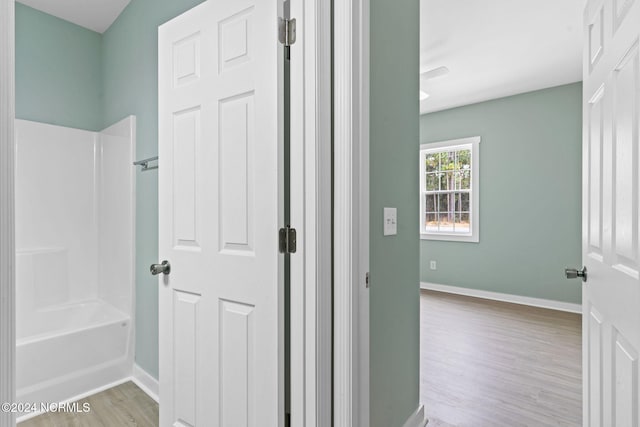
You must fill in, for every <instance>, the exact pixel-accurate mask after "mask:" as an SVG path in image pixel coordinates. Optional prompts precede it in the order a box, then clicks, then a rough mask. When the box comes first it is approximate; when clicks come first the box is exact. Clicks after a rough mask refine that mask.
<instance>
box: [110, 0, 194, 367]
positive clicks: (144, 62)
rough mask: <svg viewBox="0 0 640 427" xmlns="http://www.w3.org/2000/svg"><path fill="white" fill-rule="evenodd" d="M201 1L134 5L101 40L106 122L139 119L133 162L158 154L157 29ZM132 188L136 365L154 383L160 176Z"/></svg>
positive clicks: (142, 176) (151, 0) (143, 175)
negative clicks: (153, 265)
mask: <svg viewBox="0 0 640 427" xmlns="http://www.w3.org/2000/svg"><path fill="white" fill-rule="evenodd" d="M199 3H201V0H180V1H175V0H132V1H131V3H129V5H128V6H127V8H126V9H125V10H124V12H123V13H122V14H121V15H120V16H119V17H118V19H117V20H116V21H115V22H114V23H113V25H112V26H111V27H110V28H109V29H108V30H107V31H106V32H105V33H104V35H103V40H102V63H103V73H104V79H103V83H102V84H103V86H102V90H103V92H104V121H103V124H104V125H105V126H106V125H108V124H110V123H114V122H116V121H118V120H120V119H122V118H124V117H125V116H127V115H129V114H134V115H135V116H136V118H137V122H136V125H137V130H138V132H137V138H138V139H137V145H136V151H137V153H136V154H137V158H139V159H141V158H146V157H151V156H155V155H157V153H158V26H159V25H160V24H163V23H164V22H167V21H169V20H171V19H172V18H174V17H176V16H178V15H180V14H181V13H183V12H185V11H187V10H188V9H191V8H192V7H193V6H195V5H197V4H199ZM136 180H137V186H136V308H135V309H136V363H137V364H138V365H139V366H140V367H141V368H142V369H144V370H145V371H147V372H148V373H149V374H151V375H153V376H154V377H156V378H158V370H159V368H158V281H157V279H155V278H154V277H152V276H151V275H150V274H149V265H150V264H151V263H154V262H157V261H158V171H157V170H151V171H145V172H140V169H139V168H138V169H137V175H136Z"/></svg>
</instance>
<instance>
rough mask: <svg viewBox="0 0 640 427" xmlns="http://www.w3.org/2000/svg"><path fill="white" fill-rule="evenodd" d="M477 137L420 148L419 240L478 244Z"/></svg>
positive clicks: (434, 143) (424, 145) (478, 140)
mask: <svg viewBox="0 0 640 427" xmlns="http://www.w3.org/2000/svg"><path fill="white" fill-rule="evenodd" d="M479 143H480V137H479V136H476V137H471V138H463V139H456V140H451V141H441V142H433V143H428V144H422V145H421V146H420V237H421V238H422V239H431V240H452V241H459V242H478V241H479V234H478V227H479V215H478V214H479V206H478V199H479V197H478V188H479V187H478V176H479V175H480V174H479V167H480V164H479V161H478V160H479V158H478V151H479V150H478V145H479Z"/></svg>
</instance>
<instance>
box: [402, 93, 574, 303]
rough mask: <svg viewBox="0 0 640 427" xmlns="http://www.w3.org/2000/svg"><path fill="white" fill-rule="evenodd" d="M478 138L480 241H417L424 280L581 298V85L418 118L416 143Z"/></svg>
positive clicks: (554, 297)
mask: <svg viewBox="0 0 640 427" xmlns="http://www.w3.org/2000/svg"><path fill="white" fill-rule="evenodd" d="M476 135H478V136H480V137H481V138H482V142H481V143H480V242H479V243H463V242H439V241H432V240H422V241H421V243H420V268H421V269H420V272H421V273H420V278H421V280H422V281H424V282H431V283H438V284H443V285H451V286H459V287H463V288H471V289H479V290H485V291H492V292H500V293H506V294H512V295H519V296H525V297H534V298H544V299H549V300H556V301H562V302H569V303H580V301H581V292H582V291H581V286H580V284H579V283H578V282H574V281H567V280H566V279H565V278H564V268H565V267H574V266H575V267H579V266H580V265H581V259H582V255H581V191H582V190H581V183H582V172H581V171H582V169H581V162H582V84H581V83H573V84H569V85H564V86H558V87H554V88H549V89H544V90H539V91H535V92H529V93H525V94H521V95H515V96H511V97H507V98H501V99H496V100H492V101H487V102H482V103H479V104H473V105H468V106H464V107H459V108H454V109H450V110H445V111H440V112H436V113H431V114H426V115H423V116H421V117H420V141H421V143H425V142H434V141H442V140H448V139H455V138H462V137H467V136H476ZM415 154H416V157H415V159H417V154H418V152H417V151H416V152H415ZM415 163H417V160H416V161H415ZM416 176H417V175H416ZM412 206H413V205H412ZM416 227H417V226H416ZM430 260H436V261H437V270H430V269H429V261H430Z"/></svg>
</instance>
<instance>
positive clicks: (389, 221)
mask: <svg viewBox="0 0 640 427" xmlns="http://www.w3.org/2000/svg"><path fill="white" fill-rule="evenodd" d="M396 234H398V209H396V208H384V235H385V236H395V235H396Z"/></svg>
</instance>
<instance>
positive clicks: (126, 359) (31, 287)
mask: <svg viewBox="0 0 640 427" xmlns="http://www.w3.org/2000/svg"><path fill="white" fill-rule="evenodd" d="M135 129H136V124H135V117H133V116H130V117H128V118H126V119H124V120H122V121H120V122H118V123H117V124H115V125H113V126H111V127H109V128H107V129H105V130H104V131H102V132H89V131H85V130H79V129H71V128H66V127H61V126H53V125H49V124H44V123H36V122H30V121H25V120H16V252H17V254H16V255H17V256H16V264H17V265H16V318H17V319H16V321H17V330H16V334H17V342H16V344H17V345H16V365H17V366H16V380H17V398H18V402H29V403H34V402H44V403H56V402H62V401H66V400H68V399H71V398H76V397H78V396H82V395H85V394H87V393H90V392H94V391H96V390H99V389H101V388H104V387H106V386H109V385H111V384H114V383H117V382H119V381H122V380H124V379H126V378H129V377H130V376H131V374H132V368H133V342H134V341H133V333H134V328H133V321H134V318H133V316H134V313H133V308H134V301H133V298H134V290H133V284H134V265H135V263H134V262H135V260H134V257H135V249H134V241H135V240H134V238H135V230H134V227H135V225H134V224H135V222H134V219H135V212H134V209H135V203H134V197H135V194H134V189H135V170H134V168H133V166H132V161H133V155H134V153H135V133H136V132H135ZM31 415H33V414H23V416H22V417H21V419H25V418H28V417H29V416H31Z"/></svg>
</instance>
